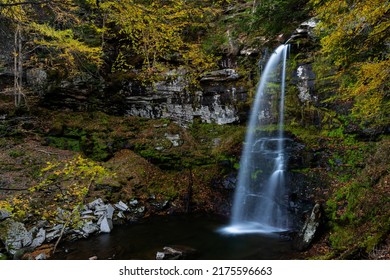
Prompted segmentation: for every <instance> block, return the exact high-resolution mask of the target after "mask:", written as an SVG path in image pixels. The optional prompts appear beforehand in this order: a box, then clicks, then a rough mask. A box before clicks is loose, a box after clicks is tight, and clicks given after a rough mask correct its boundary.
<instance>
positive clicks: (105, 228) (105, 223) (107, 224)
mask: <svg viewBox="0 0 390 280" xmlns="http://www.w3.org/2000/svg"><path fill="white" fill-rule="evenodd" d="M112 228H113V225H112V220H111V219H108V218H107V217H103V219H102V221H101V223H100V232H106V233H109V232H111V230H112Z"/></svg>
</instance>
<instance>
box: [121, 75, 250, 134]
mask: <svg viewBox="0 0 390 280" xmlns="http://www.w3.org/2000/svg"><path fill="white" fill-rule="evenodd" d="M238 78H239V76H238V74H237V73H236V72H235V70H233V69H223V70H219V71H213V72H211V73H209V74H208V75H205V76H204V77H203V78H202V79H201V81H200V82H201V90H198V91H196V92H189V91H188V90H187V87H188V84H187V82H186V81H185V79H184V75H183V74H179V75H178V76H176V78H175V79H173V80H170V81H168V82H159V83H156V84H155V85H154V86H153V88H142V87H141V86H139V85H135V84H133V83H129V84H128V85H127V86H126V87H125V88H124V89H123V93H122V94H123V96H124V98H125V101H124V102H125V103H126V107H127V108H126V110H125V114H126V115H131V116H139V117H145V118H152V119H155V118H167V119H171V120H174V121H176V122H177V123H179V124H180V125H183V126H186V125H188V124H190V123H192V122H193V120H194V119H195V118H199V119H200V120H201V121H202V122H205V123H218V124H228V123H234V122H238V121H239V120H240V119H239V111H238V108H237V106H238V104H239V103H240V102H243V101H245V100H246V99H247V91H246V89H245V88H243V87H242V86H238V85H237V83H236V80H237V79H238Z"/></svg>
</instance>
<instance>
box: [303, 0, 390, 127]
mask: <svg viewBox="0 0 390 280" xmlns="http://www.w3.org/2000/svg"><path fill="white" fill-rule="evenodd" d="M311 3H312V4H313V5H314V7H315V12H316V16H317V17H318V18H319V19H320V24H319V25H318V27H317V30H318V35H319V37H320V40H321V46H322V48H321V53H320V55H321V57H323V58H325V59H324V60H322V62H323V63H327V64H330V65H333V68H334V70H335V71H336V75H335V81H338V83H339V85H340V87H339V90H338V93H339V95H338V96H339V99H340V100H344V101H352V103H353V105H352V108H351V111H350V113H351V114H350V116H351V117H352V119H353V120H356V121H357V122H359V123H360V124H361V125H362V126H363V127H367V128H369V127H378V126H379V127H380V126H386V125H388V120H389V117H390V115H389V112H390V103H389V98H390V96H389V88H390V82H389V81H390V71H389V69H390V60H389V52H390V37H389V34H390V20H389V15H390V1H388V0H385V1H384V0H359V1H356V0H343V1H330V0H325V1H323V0H321V1H320V0H312V1H311Z"/></svg>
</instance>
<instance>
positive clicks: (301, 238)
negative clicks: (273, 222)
mask: <svg viewBox="0 0 390 280" xmlns="http://www.w3.org/2000/svg"><path fill="white" fill-rule="evenodd" d="M321 219H322V209H321V205H320V204H318V203H317V204H316V205H314V207H313V210H312V211H311V214H310V216H309V217H308V218H307V219H306V222H305V224H304V225H303V227H302V229H301V231H300V232H299V234H298V236H297V237H296V239H295V242H294V245H295V247H296V249H298V250H301V251H302V250H306V249H307V248H309V246H310V245H311V242H312V241H313V239H314V237H315V236H316V233H317V231H318V228H319V226H320V224H321Z"/></svg>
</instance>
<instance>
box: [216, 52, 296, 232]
mask: <svg viewBox="0 0 390 280" xmlns="http://www.w3.org/2000/svg"><path fill="white" fill-rule="evenodd" d="M288 49H289V45H281V46H279V47H278V48H277V49H276V50H275V52H274V53H273V54H272V55H271V56H270V58H269V60H268V62H267V64H266V66H265V69H264V71H263V74H262V77H261V81H260V84H259V86H258V88H257V92H256V98H255V100H254V103H253V106H252V110H251V114H250V119H249V124H248V127H247V132H246V137H245V143H244V147H243V152H242V155H241V162H240V171H239V174H238V185H237V186H236V192H235V198H234V202H233V209H232V218H231V224H230V226H228V227H225V228H223V229H222V232H225V233H233V234H240V233H270V232H281V231H286V230H288V213H287V206H286V202H285V196H286V190H285V182H284V173H285V164H286V155H285V150H284V142H285V138H284V135H283V125H284V95H285V75H286V60H287V53H288ZM279 85H280V86H279ZM275 89H276V90H277V91H278V93H280V101H279V121H278V129H277V134H276V135H275V134H274V135H271V133H270V132H269V131H268V132H267V131H265V130H264V127H265V125H266V124H267V122H269V116H268V110H267V109H268V107H269V104H267V103H269V98H268V99H267V98H266V97H268V96H270V95H272V94H273V92H274V91H275Z"/></svg>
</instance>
